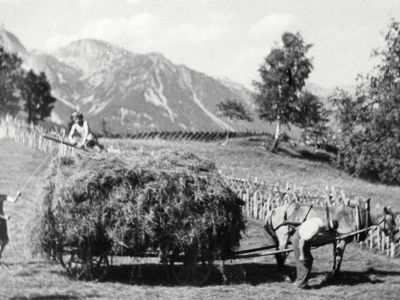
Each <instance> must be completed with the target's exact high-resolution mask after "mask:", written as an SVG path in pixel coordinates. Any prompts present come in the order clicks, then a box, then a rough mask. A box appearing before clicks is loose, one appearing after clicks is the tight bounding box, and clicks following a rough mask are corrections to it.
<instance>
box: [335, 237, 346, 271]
mask: <svg viewBox="0 0 400 300" xmlns="http://www.w3.org/2000/svg"><path fill="white" fill-rule="evenodd" d="M346 245H347V243H346V241H344V240H341V241H340V242H339V243H338V244H337V247H336V251H335V252H336V253H335V260H336V268H335V269H334V270H333V274H332V276H333V278H335V279H337V278H338V277H339V272H340V267H341V265H342V261H343V253H344V250H345V248H346Z"/></svg>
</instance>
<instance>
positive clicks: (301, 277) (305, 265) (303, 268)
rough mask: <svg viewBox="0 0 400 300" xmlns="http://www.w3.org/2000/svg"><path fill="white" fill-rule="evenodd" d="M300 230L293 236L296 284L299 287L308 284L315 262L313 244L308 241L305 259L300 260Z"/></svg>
mask: <svg viewBox="0 0 400 300" xmlns="http://www.w3.org/2000/svg"><path fill="white" fill-rule="evenodd" d="M299 240H300V236H299V230H298V229H297V230H296V232H295V234H294V235H293V237H292V246H293V252H294V257H295V260H296V281H295V284H296V285H297V286H299V287H304V286H306V285H307V282H308V279H309V278H310V274H311V268H312V264H313V261H314V259H313V257H312V255H311V251H310V247H311V245H310V244H309V243H308V242H306V243H305V245H304V251H303V252H304V261H300V260H299V256H300V248H299Z"/></svg>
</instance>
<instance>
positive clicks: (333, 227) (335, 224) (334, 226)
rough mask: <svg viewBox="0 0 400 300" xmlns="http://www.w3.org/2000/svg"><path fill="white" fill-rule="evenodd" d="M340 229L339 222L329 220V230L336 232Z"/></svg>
mask: <svg viewBox="0 0 400 300" xmlns="http://www.w3.org/2000/svg"><path fill="white" fill-rule="evenodd" d="M338 227H339V223H338V221H337V220H335V219H333V220H332V219H331V220H329V229H331V230H336V229H337V228H338Z"/></svg>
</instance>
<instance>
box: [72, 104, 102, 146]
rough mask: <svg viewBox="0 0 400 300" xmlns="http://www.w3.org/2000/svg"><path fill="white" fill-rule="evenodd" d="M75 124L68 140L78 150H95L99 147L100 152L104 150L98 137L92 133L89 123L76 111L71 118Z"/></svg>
mask: <svg viewBox="0 0 400 300" xmlns="http://www.w3.org/2000/svg"><path fill="white" fill-rule="evenodd" d="M71 118H72V120H73V122H74V124H73V125H72V127H71V131H70V132H69V135H68V139H69V141H70V142H71V143H72V144H73V145H76V146H77V147H78V148H87V147H89V148H94V147H95V146H97V147H99V149H100V151H102V150H103V149H104V146H103V145H102V144H100V143H99V141H98V140H97V137H96V136H95V135H94V134H93V133H92V132H90V128H89V124H88V122H87V121H86V120H85V119H84V118H83V115H82V113H81V112H79V111H74V112H73V113H72V116H71Z"/></svg>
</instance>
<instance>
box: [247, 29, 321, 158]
mask: <svg viewBox="0 0 400 300" xmlns="http://www.w3.org/2000/svg"><path fill="white" fill-rule="evenodd" d="M311 46H312V45H310V44H305V43H304V41H303V39H302V37H301V36H300V34H299V33H297V34H293V33H288V32H286V33H284V34H283V35H282V47H280V48H273V49H272V50H271V52H270V53H269V54H268V56H267V57H266V58H265V59H264V63H263V65H262V66H261V67H260V69H259V70H258V71H259V73H260V76H261V81H260V82H257V81H255V82H254V83H253V84H254V87H255V89H256V96H255V103H256V105H257V106H258V113H259V116H260V118H261V119H264V120H266V121H268V122H276V131H275V141H274V144H273V146H272V149H271V150H272V151H275V150H276V148H277V147H278V143H279V137H280V126H281V124H285V125H287V126H289V124H296V123H298V122H301V120H304V119H305V118H304V117H302V115H301V111H302V109H301V106H300V105H299V104H300V103H299V101H298V100H299V96H300V92H301V90H302V89H303V87H304V85H305V81H306V79H307V78H308V76H309V74H310V72H311V70H312V68H313V66H312V63H311V59H309V58H307V57H306V54H307V52H308V50H309V49H310V48H311Z"/></svg>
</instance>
